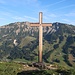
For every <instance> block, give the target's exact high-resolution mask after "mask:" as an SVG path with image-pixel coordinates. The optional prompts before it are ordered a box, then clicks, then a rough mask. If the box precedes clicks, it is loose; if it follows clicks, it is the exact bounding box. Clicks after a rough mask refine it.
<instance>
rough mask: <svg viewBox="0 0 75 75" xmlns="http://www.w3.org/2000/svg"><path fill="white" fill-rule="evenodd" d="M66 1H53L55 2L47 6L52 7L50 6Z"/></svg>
mask: <svg viewBox="0 0 75 75" xmlns="http://www.w3.org/2000/svg"><path fill="white" fill-rule="evenodd" d="M64 1H66V0H61V1H58V2H55V3H53V4H50V5H47V6H46V7H50V6H53V5H56V4H59V3H62V2H64Z"/></svg>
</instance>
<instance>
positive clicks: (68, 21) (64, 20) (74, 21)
mask: <svg viewBox="0 0 75 75" xmlns="http://www.w3.org/2000/svg"><path fill="white" fill-rule="evenodd" d="M62 21H63V22H65V23H68V24H74V25H75V20H69V19H66V18H64V19H62Z"/></svg>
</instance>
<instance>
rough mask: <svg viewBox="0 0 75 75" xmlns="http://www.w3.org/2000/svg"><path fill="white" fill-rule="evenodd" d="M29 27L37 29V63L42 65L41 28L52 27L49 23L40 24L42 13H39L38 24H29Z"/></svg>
mask: <svg viewBox="0 0 75 75" xmlns="http://www.w3.org/2000/svg"><path fill="white" fill-rule="evenodd" d="M30 26H33V27H37V26H38V27H39V56H38V57H39V58H38V62H39V63H42V44H43V30H42V27H43V26H52V24H51V23H42V12H40V13H39V23H30Z"/></svg>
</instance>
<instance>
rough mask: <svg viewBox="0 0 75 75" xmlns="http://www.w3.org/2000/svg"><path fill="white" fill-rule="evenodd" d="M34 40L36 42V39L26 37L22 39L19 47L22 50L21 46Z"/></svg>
mask: <svg viewBox="0 0 75 75" xmlns="http://www.w3.org/2000/svg"><path fill="white" fill-rule="evenodd" d="M34 40H36V38H34V37H30V36H27V37H25V38H24V39H22V41H21V43H20V45H19V46H20V47H21V48H22V47H23V46H25V45H27V44H28V43H29V42H31V41H34Z"/></svg>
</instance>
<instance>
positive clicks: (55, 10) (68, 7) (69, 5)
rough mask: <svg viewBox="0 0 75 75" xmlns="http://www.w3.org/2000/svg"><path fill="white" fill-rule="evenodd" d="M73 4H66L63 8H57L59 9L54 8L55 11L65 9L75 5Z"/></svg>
mask: <svg viewBox="0 0 75 75" xmlns="http://www.w3.org/2000/svg"><path fill="white" fill-rule="evenodd" d="M73 6H75V4H72V5H68V6H64V7H61V8H57V9H54V10H53V11H56V10H60V9H65V8H70V7H73Z"/></svg>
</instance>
